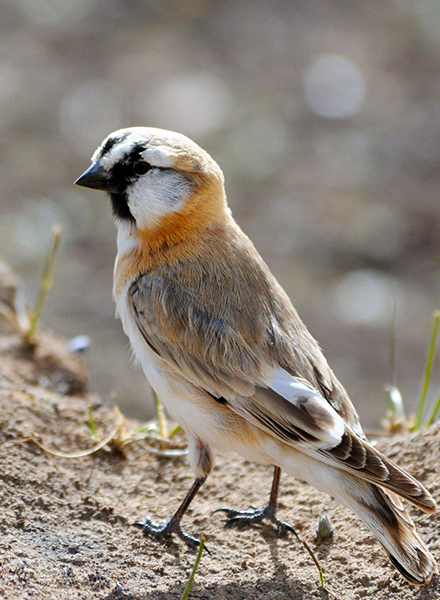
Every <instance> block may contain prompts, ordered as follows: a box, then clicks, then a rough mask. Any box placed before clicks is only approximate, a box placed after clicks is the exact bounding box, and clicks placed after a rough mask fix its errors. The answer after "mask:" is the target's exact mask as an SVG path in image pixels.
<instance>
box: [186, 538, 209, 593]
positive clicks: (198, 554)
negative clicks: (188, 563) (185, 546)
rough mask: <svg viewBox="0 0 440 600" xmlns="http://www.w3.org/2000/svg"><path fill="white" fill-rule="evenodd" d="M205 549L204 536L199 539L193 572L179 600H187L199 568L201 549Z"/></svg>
mask: <svg viewBox="0 0 440 600" xmlns="http://www.w3.org/2000/svg"><path fill="white" fill-rule="evenodd" d="M204 547H205V536H204V535H202V536H201V538H200V546H199V551H198V552H197V557H196V562H195V563H194V567H193V570H192V571H191V575H190V576H189V579H188V583H187V584H186V586H185V589H184V590H183V594H182V598H181V599H180V600H187V598H188V595H189V592H190V590H191V588H192V584H193V583H194V577H195V576H196V573H197V569H198V568H199V564H200V560H201V558H202V553H203V548H204Z"/></svg>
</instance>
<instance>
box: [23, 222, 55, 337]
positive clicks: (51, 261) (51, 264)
mask: <svg viewBox="0 0 440 600" xmlns="http://www.w3.org/2000/svg"><path fill="white" fill-rule="evenodd" d="M61 233H62V229H61V227H60V226H59V225H54V227H53V229H52V236H53V237H52V245H51V248H50V251H49V256H48V257H47V261H46V266H45V268H44V272H43V277H42V278H41V282H40V289H39V292H38V298H37V302H36V303H35V307H34V310H33V311H32V313H31V316H30V323H29V329H28V330H27V331H26V339H27V340H28V341H29V342H30V341H31V340H32V337H33V336H34V334H35V330H36V328H37V324H38V321H39V320H40V316H41V312H42V310H43V306H44V303H45V301H46V297H47V294H48V292H49V290H50V288H51V287H52V283H53V273H54V268H55V259H56V256H57V252H58V248H59V245H60V239H61Z"/></svg>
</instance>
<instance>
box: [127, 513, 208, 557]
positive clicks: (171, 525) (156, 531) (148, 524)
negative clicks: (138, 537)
mask: <svg viewBox="0 0 440 600" xmlns="http://www.w3.org/2000/svg"><path fill="white" fill-rule="evenodd" d="M133 525H134V526H135V527H140V528H141V529H142V532H143V534H144V535H151V536H152V537H154V538H156V539H158V540H166V539H168V538H169V537H170V536H171V535H173V533H175V534H177V535H178V536H179V537H180V539H181V540H183V541H184V542H185V544H186V545H187V546H189V547H190V548H191V549H194V548H197V547H198V546H200V540H198V539H197V538H195V537H193V536H192V535H189V534H188V533H186V532H185V531H183V529H182V528H181V526H180V521H177V520H174V519H170V520H169V521H165V522H164V523H155V522H154V521H153V520H152V519H150V517H148V516H146V517H145V522H144V523H142V522H140V521H136V523H133ZM205 550H206V551H207V552H209V551H208V549H207V548H206V546H205Z"/></svg>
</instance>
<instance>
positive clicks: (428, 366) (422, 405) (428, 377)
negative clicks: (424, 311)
mask: <svg viewBox="0 0 440 600" xmlns="http://www.w3.org/2000/svg"><path fill="white" fill-rule="evenodd" d="M439 319H440V312H439V311H435V312H434V323H433V326H432V334H431V343H430V345H429V351H428V358H427V360H426V368H425V378H424V380H423V388H422V394H421V396H420V401H419V408H418V411H417V415H416V421H415V424H414V430H415V431H417V429H420V425H421V423H422V417H423V409H424V408H425V401H426V396H427V394H428V388H429V382H430V380H431V371H432V365H433V363H434V356H435V343H436V341H437V332H438V324H439Z"/></svg>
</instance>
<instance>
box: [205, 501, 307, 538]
mask: <svg viewBox="0 0 440 600" xmlns="http://www.w3.org/2000/svg"><path fill="white" fill-rule="evenodd" d="M217 512H224V513H226V516H227V518H228V519H227V521H226V524H225V527H239V528H242V527H246V525H249V524H252V523H261V522H262V521H264V520H267V521H270V522H271V523H273V524H274V525H276V528H277V532H278V534H279V535H282V534H285V533H288V532H291V533H293V534H296V532H295V529H294V528H293V527H292V525H289V523H287V522H286V521H281V520H280V519H277V518H276V511H275V509H274V508H273V507H272V506H271V505H270V504H268V505H267V506H265V507H264V508H257V507H255V506H251V507H250V509H249V510H236V509H235V508H227V507H225V506H222V507H221V508H217V509H216V510H214V511H212V513H211V516H212V515H213V514H214V513H217Z"/></svg>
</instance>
